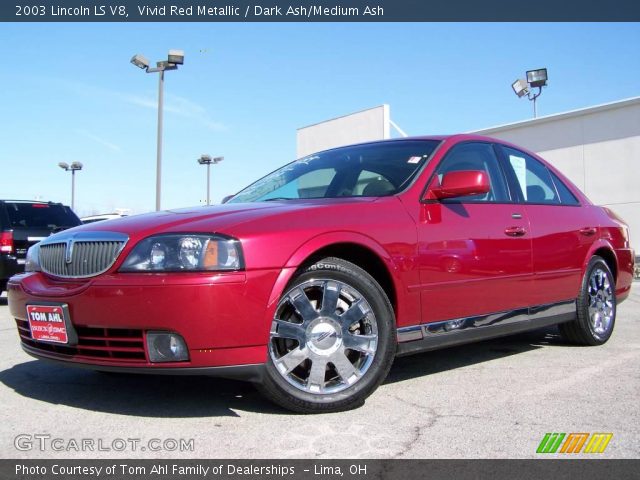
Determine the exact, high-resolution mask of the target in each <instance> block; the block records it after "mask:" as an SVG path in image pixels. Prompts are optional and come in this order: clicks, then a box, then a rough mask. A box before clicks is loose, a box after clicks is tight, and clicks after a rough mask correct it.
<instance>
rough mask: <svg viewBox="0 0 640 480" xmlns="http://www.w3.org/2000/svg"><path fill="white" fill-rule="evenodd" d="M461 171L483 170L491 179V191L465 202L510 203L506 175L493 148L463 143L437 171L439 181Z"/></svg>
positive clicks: (481, 144)
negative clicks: (446, 175) (450, 173)
mask: <svg viewBox="0 0 640 480" xmlns="http://www.w3.org/2000/svg"><path fill="white" fill-rule="evenodd" d="M461 170H481V171H483V172H485V173H486V174H487V176H488V177H489V183H490V185H491V190H489V193H487V194H484V195H473V196H469V197H464V198H462V199H461V201H463V202H508V201H509V193H508V191H507V186H506V182H505V179H504V175H503V173H502V170H501V168H500V165H499V164H498V159H497V158H496V155H495V152H494V150H493V146H492V145H491V144H488V143H463V144H460V145H456V146H455V147H453V149H452V150H451V151H450V152H449V153H447V156H446V157H445V158H444V159H443V160H442V162H440V165H438V168H437V169H436V175H437V176H438V179H439V180H440V181H442V177H443V176H444V174H446V173H449V172H458V171H461Z"/></svg>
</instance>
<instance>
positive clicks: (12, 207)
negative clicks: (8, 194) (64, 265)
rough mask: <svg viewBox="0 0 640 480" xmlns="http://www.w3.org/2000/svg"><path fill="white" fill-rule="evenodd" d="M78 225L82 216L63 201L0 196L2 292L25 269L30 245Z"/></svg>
mask: <svg viewBox="0 0 640 480" xmlns="http://www.w3.org/2000/svg"><path fill="white" fill-rule="evenodd" d="M76 225H80V219H79V218H78V217H77V216H76V214H75V213H73V211H72V210H71V209H70V208H69V207H67V206H65V205H63V204H61V203H52V202H36V201H31V200H0V294H2V292H3V291H4V290H5V289H6V287H7V280H8V279H9V277H11V276H12V275H15V274H16V273H20V272H22V271H24V263H25V259H26V256H27V250H28V249H29V247H30V246H31V245H33V244H35V243H37V242H39V241H40V240H42V239H43V238H46V237H48V236H49V235H51V234H52V233H56V232H59V231H61V230H64V229H67V228H71V227H75V226H76Z"/></svg>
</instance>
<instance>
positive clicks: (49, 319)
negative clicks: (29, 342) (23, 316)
mask: <svg viewBox="0 0 640 480" xmlns="http://www.w3.org/2000/svg"><path fill="white" fill-rule="evenodd" d="M27 316H28V317H29V327H31V338H33V339H34V340H36V341H42V342H53V343H67V342H68V341H69V339H68V337H67V326H66V324H65V322H64V313H63V311H62V307H58V306H50V305H27Z"/></svg>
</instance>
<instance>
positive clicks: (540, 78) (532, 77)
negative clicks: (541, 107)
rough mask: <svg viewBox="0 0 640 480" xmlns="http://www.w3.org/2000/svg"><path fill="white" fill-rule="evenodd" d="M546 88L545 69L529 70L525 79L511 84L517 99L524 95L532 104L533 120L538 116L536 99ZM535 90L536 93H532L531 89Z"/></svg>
mask: <svg viewBox="0 0 640 480" xmlns="http://www.w3.org/2000/svg"><path fill="white" fill-rule="evenodd" d="M546 86H547V69H546V68H539V69H537V70H529V71H528V72H527V79H526V80H525V79H524V78H520V79H518V80H516V81H515V82H513V83H512V84H511V88H513V91H514V92H515V94H516V95H517V96H518V98H522V97H524V96H525V95H526V96H527V98H528V99H529V100H531V101H532V102H533V118H536V117H537V116H538V111H537V109H536V99H537V98H538V97H539V96H540V94H541V93H542V87H546ZM532 88H537V89H538V91H537V93H532V92H531V89H532Z"/></svg>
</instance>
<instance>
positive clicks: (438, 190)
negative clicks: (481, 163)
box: [426, 170, 491, 200]
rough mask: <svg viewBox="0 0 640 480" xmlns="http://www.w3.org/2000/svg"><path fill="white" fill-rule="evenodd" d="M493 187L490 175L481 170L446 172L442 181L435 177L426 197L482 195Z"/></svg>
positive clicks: (428, 198) (431, 198)
mask: <svg viewBox="0 0 640 480" xmlns="http://www.w3.org/2000/svg"><path fill="white" fill-rule="evenodd" d="M490 189H491V187H490V185H489V177H487V174H486V173H485V172H483V171H481V170H461V171H458V172H449V173H445V174H444V176H443V177H442V181H441V182H438V177H435V179H434V182H432V184H431V186H430V187H429V190H428V191H427V195H426V199H427V200H433V199H439V200H440V199H443V198H454V197H468V196H470V195H482V194H483V193H488V192H489V190H490Z"/></svg>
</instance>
